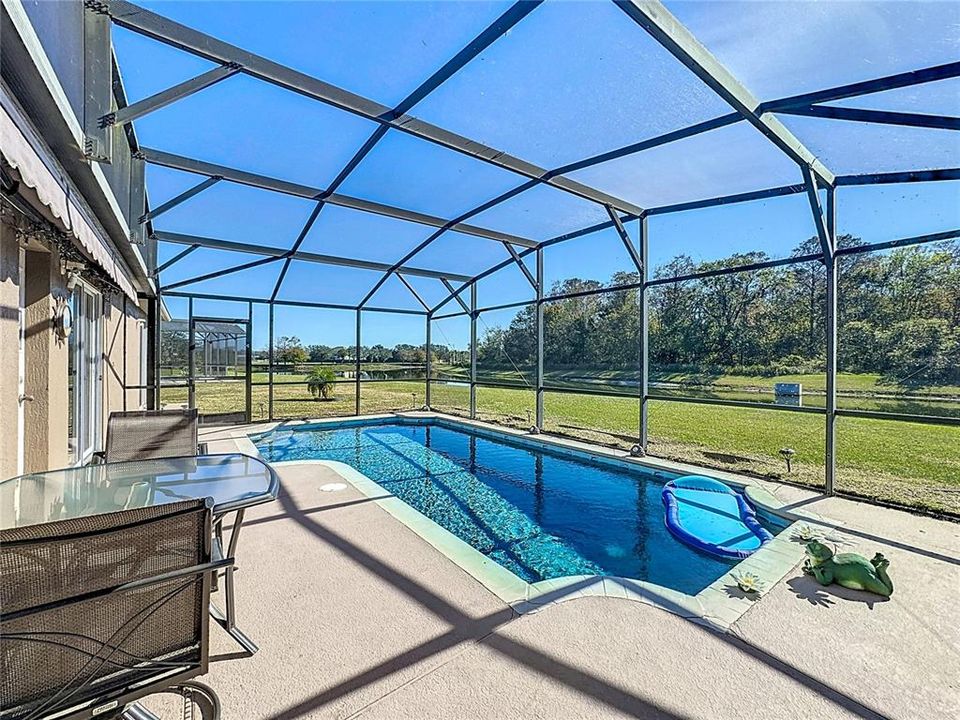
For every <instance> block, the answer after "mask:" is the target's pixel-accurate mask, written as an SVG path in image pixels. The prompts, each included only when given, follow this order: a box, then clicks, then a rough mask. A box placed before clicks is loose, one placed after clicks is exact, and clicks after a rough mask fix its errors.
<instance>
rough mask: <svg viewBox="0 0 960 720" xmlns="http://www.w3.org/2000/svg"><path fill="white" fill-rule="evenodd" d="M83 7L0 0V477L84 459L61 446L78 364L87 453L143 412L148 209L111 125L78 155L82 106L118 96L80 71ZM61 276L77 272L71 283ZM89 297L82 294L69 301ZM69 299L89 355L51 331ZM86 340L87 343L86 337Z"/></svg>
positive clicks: (116, 88) (67, 433) (111, 103)
mask: <svg viewBox="0 0 960 720" xmlns="http://www.w3.org/2000/svg"><path fill="white" fill-rule="evenodd" d="M55 6H56V7H55ZM91 12H94V13H95V12H96V11H95V10H94V11H88V10H85V9H84V4H83V3H80V2H76V3H45V2H36V0H4V2H3V4H2V7H0V22H2V24H3V26H4V35H5V42H4V45H3V53H2V54H3V60H4V62H3V63H2V65H0V68H2V71H0V75H2V77H0V91H2V92H0V100H2V102H3V108H2V110H3V112H5V113H6V117H7V118H9V120H8V123H9V122H12V123H13V126H14V127H15V130H16V132H15V133H12V135H17V136H18V138H19V137H20V136H21V135H22V139H19V140H18V143H20V144H19V146H18V147H8V143H6V142H5V146H4V147H2V148H0V170H2V172H3V177H2V180H3V184H2V188H0V190H2V194H3V198H2V200H0V479H4V478H8V477H11V476H14V475H16V474H18V472H20V471H23V472H34V471H40V470H46V469H51V468H58V467H64V466H67V465H70V464H72V463H74V462H77V461H78V459H80V460H83V459H84V458H78V457H77V455H76V454H75V453H74V452H71V447H70V446H71V421H73V422H74V424H73V426H72V427H73V430H74V432H73V433H72V434H73V435H74V436H76V428H77V425H76V417H73V415H76V414H77V412H78V410H77V408H76V407H74V405H75V404H76V400H77V397H78V395H77V393H76V392H72V391H71V387H76V386H77V384H78V382H79V380H80V378H79V373H80V371H81V368H78V367H77V364H78V362H79V363H81V364H83V363H85V367H87V368H99V372H97V373H93V372H92V371H91V372H88V373H87V374H86V375H84V378H83V388H84V392H85V393H86V390H88V389H89V392H88V393H86V395H85V397H92V398H93V401H92V402H91V404H90V405H89V407H90V408H91V411H90V416H89V420H90V422H88V423H87V425H86V427H93V428H94V432H92V433H88V434H87V435H86V438H87V440H88V442H86V443H84V446H85V447H86V448H87V449H88V450H89V449H90V447H91V445H92V447H93V449H102V443H103V439H104V438H105V435H106V433H105V429H106V422H107V418H108V417H109V415H110V413H111V412H115V411H121V410H135V409H141V408H142V407H143V405H142V402H141V400H142V398H145V393H144V391H143V390H141V389H140V388H139V387H137V386H141V385H145V384H146V381H147V378H146V377H144V375H145V373H144V372H143V368H142V363H141V357H140V356H141V343H142V331H141V328H142V327H143V322H144V320H145V313H144V310H143V308H145V307H146V305H145V304H143V306H142V307H141V304H142V303H145V302H146V301H142V300H139V299H138V298H139V297H140V296H143V295H147V296H149V295H152V292H153V286H152V284H151V283H150V280H149V278H148V277H147V273H148V271H147V269H146V268H145V267H144V262H145V261H144V259H143V258H145V257H147V256H148V254H149V253H147V254H145V252H146V251H145V250H144V249H143V248H141V249H140V250H139V251H138V250H137V248H136V247H135V246H133V245H132V244H131V242H130V239H129V238H130V237H131V236H132V235H133V231H134V229H136V230H137V232H139V231H140V227H139V223H137V224H136V227H135V228H134V227H133V224H134V223H136V219H138V218H139V216H140V215H141V213H142V212H143V210H144V209H145V208H144V207H141V206H137V202H138V201H139V203H140V205H142V201H143V193H142V192H134V190H133V188H134V184H136V185H137V187H140V186H141V185H142V178H140V177H138V176H137V175H136V174H135V173H134V172H133V169H132V167H131V145H130V143H129V142H128V140H127V136H126V135H125V133H124V132H123V129H122V128H117V129H116V130H115V132H113V133H111V135H110V145H111V146H112V150H113V152H112V160H113V162H109V163H108V162H96V161H85V160H84V159H83V158H84V152H85V145H86V144H87V143H86V142H85V138H84V135H83V131H82V130H81V128H84V126H85V123H84V120H85V118H84V116H85V113H86V114H89V113H90V112H95V114H96V115H97V116H98V115H99V113H100V112H101V111H102V109H103V107H104V106H106V107H107V108H108V109H110V108H112V109H115V108H116V106H117V102H123V90H122V87H121V86H120V85H119V84H118V83H119V77H111V78H107V79H108V80H110V81H109V82H106V83H104V82H103V79H104V78H103V77H94V78H93V79H94V80H96V82H95V83H94V85H95V87H93V88H91V86H90V78H89V77H86V76H85V72H86V69H85V63H84V54H85V51H86V49H87V48H86V47H85V44H86V42H87V40H86V37H87V34H86V30H85V23H86V22H87V20H89V16H90V13H91ZM106 28H107V30H108V31H109V24H107V25H106ZM7 40H9V41H7ZM97 40H98V43H99V45H98V47H101V49H102V44H103V42H107V43H108V45H107V47H108V48H109V35H106V36H103V37H99V36H98V38H97ZM94 44H95V45H96V44H97V43H94ZM108 64H109V63H108ZM106 71H107V72H110V70H109V68H107V69H106ZM103 88H106V91H107V92H108V93H112V95H111V97H110V98H102V97H100V96H99V95H97V97H95V98H93V99H91V92H94V91H96V93H100V92H102V91H103ZM64 99H65V100H64ZM85 103H90V107H85ZM24 141H25V142H26V145H28V146H29V148H31V149H32V152H33V153H35V155H36V157H37V158H39V160H40V162H39V163H37V162H32V163H31V162H25V159H27V160H29V158H30V157H32V155H30V153H28V152H25V151H24V146H23V143H24ZM10 144H12V141H11V143H10ZM44 168H45V169H44ZM54 185H59V186H60V187H61V188H62V189H63V193H64V195H63V196H65V197H68V198H70V199H71V202H73V203H74V205H72V206H71V207H72V208H74V209H76V208H80V210H81V211H80V213H79V214H80V215H81V216H82V217H79V220H80V224H85V227H87V228H88V231H87V233H86V235H83V234H82V233H81V234H77V230H76V224H77V218H74V219H69V218H68V216H67V215H64V214H63V213H57V212H54V211H53V209H52V208H53V205H52V204H51V200H50V198H51V197H63V196H61V195H59V194H57V193H53V195H51V192H50V188H51V187H53V186H54ZM41 188H43V189H44V192H41ZM118 209H119V210H118ZM70 218H72V215H70ZM131 218H133V219H131ZM65 223H66V224H65ZM94 237H95V242H93V244H91V242H92V239H93V238H94ZM81 238H83V240H81ZM148 246H149V243H148ZM61 249H62V251H63V253H64V254H65V258H61ZM101 249H102V251H101ZM21 252H23V257H24V262H23V263H22V264H21V262H20V257H21ZM63 259H69V263H66V262H62V260H63ZM107 263H109V266H105V265H106V264H107ZM71 273H73V274H74V275H76V276H77V277H79V281H74V280H71V281H69V282H68V278H69V277H71ZM77 282H79V285H78V284H77ZM118 287H119V288H121V289H125V290H126V294H125V293H124V292H121V291H119V290H118V289H117V288H118ZM79 288H83V289H82V290H81V289H79ZM91 293H92V297H93V298H94V301H93V302H84V303H81V302H80V300H81V298H84V297H85V298H87V299H88V300H89V298H90V297H91ZM138 293H139V295H138ZM97 296H99V300H96V297H97ZM78 303H79V305H78V307H79V306H82V307H83V308H84V312H85V314H86V315H87V316H90V315H91V313H92V314H94V315H95V317H91V322H90V323H89V325H90V326H92V328H93V330H92V331H91V332H90V333H89V334H87V335H85V338H86V339H85V340H84V343H86V346H87V347H88V348H89V349H90V350H91V351H92V353H91V354H90V357H93V358H94V360H93V361H92V362H88V360H87V356H86V355H83V353H81V352H79V351H78V350H77V349H76V348H78V347H79V346H80V344H81V343H80V341H79V340H78V336H77V332H76V330H75V331H74V334H73V336H72V337H70V338H67V337H64V336H63V335H62V333H60V332H58V330H57V328H56V323H55V319H56V317H57V314H58V313H59V312H62V310H63V308H64V307H65V306H68V305H71V304H78ZM21 315H22V316H23V317H24V319H25V332H24V335H23V338H22V339H21V332H20V320H19V318H20V316H21ZM94 337H95V338H97V342H96V344H95V345H94V346H92V347H90V345H89V342H88V341H90V340H91V339H92V338H94ZM72 348H73V349H72ZM71 358H72V360H73V362H72V366H73V373H72V374H73V377H72V378H71ZM21 363H22V365H23V368H24V371H25V372H24V383H23V386H21V383H20V367H21ZM21 395H23V396H25V399H21ZM21 409H22V418H21ZM85 419H86V416H85ZM97 426H99V431H98V432H97V431H96V429H97ZM97 438H99V440H97Z"/></svg>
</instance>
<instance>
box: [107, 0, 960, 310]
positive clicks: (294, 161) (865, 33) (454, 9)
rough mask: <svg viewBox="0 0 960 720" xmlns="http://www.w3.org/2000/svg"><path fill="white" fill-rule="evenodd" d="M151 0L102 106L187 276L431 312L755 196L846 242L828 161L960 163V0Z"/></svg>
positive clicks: (872, 167) (154, 226)
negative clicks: (543, 262) (131, 138)
mask: <svg viewBox="0 0 960 720" xmlns="http://www.w3.org/2000/svg"><path fill="white" fill-rule="evenodd" d="M155 4H156V5H157V7H159V8H161V9H162V11H163V12H164V13H166V14H167V15H168V17H164V16H161V15H159V14H157V13H155V12H153V11H151V10H148V9H145V8H142V7H139V6H137V5H133V4H132V3H129V2H126V1H125V0H109V1H108V2H106V3H105V5H104V6H105V7H106V8H107V12H108V13H109V15H110V17H111V18H112V20H113V23H114V26H115V28H114V35H113V42H114V48H115V52H116V54H117V57H118V60H119V64H120V67H121V69H122V70H123V74H124V84H125V88H126V94H127V96H128V97H129V98H130V104H129V105H127V106H126V107H121V108H118V109H117V111H116V112H115V113H111V114H110V115H109V116H105V118H103V124H105V125H108V126H109V125H111V124H125V123H133V124H134V125H135V126H136V133H137V137H138V138H139V142H140V145H141V148H140V149H141V155H140V157H141V158H142V159H143V160H144V161H145V162H146V163H147V165H148V174H147V178H148V185H149V188H150V196H151V197H152V198H155V199H158V200H159V203H158V204H156V205H155V206H154V207H152V208H151V209H150V210H149V212H148V213H147V214H146V215H145V216H144V218H143V221H144V222H147V223H149V224H150V227H151V231H152V233H153V234H154V236H155V237H156V238H158V239H159V240H160V241H161V246H162V248H163V253H162V256H161V262H160V263H159V271H160V274H161V275H160V276H161V280H162V287H163V288H164V289H165V292H168V293H176V292H186V293H198V294H207V295H209V296H211V297H213V296H223V297H243V298H251V299H257V300H269V301H281V302H296V303H299V304H310V303H312V302H316V303H318V304H326V305H330V306H338V307H363V308H377V307H385V308H400V309H405V310H408V311H414V312H422V313H427V312H430V311H434V310H436V309H438V308H439V307H441V306H442V305H444V304H446V303H449V302H455V300H454V299H453V298H452V296H453V294H454V293H456V292H457V291H458V290H461V289H462V288H463V287H464V286H465V284H469V283H471V282H473V281H474V280H473V279H475V278H477V277H488V276H489V275H490V274H491V273H492V272H493V271H494V270H497V269H505V268H510V267H513V268H514V270H515V271H516V273H517V277H519V278H522V281H523V282H529V283H530V284H531V285H532V286H536V285H537V277H535V275H536V268H535V265H536V264H535V263H534V262H533V260H534V257H535V256H534V255H532V254H533V253H536V251H537V249H538V248H542V247H547V246H549V245H552V244H556V243H559V242H564V241H566V240H568V239H572V238H577V237H586V236H592V234H593V233H601V232H612V233H616V234H617V235H619V236H620V238H621V239H622V240H623V242H624V247H625V248H626V250H627V254H628V256H629V257H630V258H631V260H632V262H633V263H635V264H638V265H639V264H640V263H641V262H642V258H640V257H639V256H638V254H637V252H636V250H635V248H634V246H635V244H636V240H637V237H636V234H637V233H638V232H639V229H638V226H639V223H637V222H634V221H637V220H638V219H643V218H647V217H651V216H655V215H662V214H665V213H669V212H683V211H688V210H691V209H697V208H704V207H710V206H715V205H721V204H727V203H732V202H749V201H752V200H757V199H759V198H772V197H782V196H788V195H800V196H801V197H804V196H805V197H806V198H807V199H808V200H809V203H810V210H811V211H812V213H813V216H814V222H813V226H814V227H815V228H816V232H817V233H818V234H819V235H820V236H821V240H822V242H823V251H824V253H828V252H830V247H831V242H832V240H831V239H830V238H829V237H827V233H828V228H827V227H826V226H825V224H824V222H823V216H822V210H821V208H820V204H821V203H822V197H823V196H822V191H824V190H825V189H828V188H833V187H842V186H851V185H862V184H877V183H901V182H912V181H930V180H943V179H957V178H960V169H958V168H960V140H958V137H960V136H958V135H957V130H958V129H960V120H958V117H957V116H958V115H960V108H958V105H960V80H958V77H957V76H958V75H960V62H957V60H956V58H957V57H958V49H960V34H958V27H960V4H956V3H888V2H849V3H803V2H779V3H762V4H761V3H750V4H749V6H748V5H747V4H746V3H744V2H677V3H668V5H669V8H668V7H665V6H664V5H662V4H660V3H658V2H639V1H635V0H634V1H631V0H616V1H614V2H605V3H585V2H584V3H575V2H542V3H541V2H516V3H513V4H507V3H504V2H493V1H492V0H487V1H484V2H471V3H451V2H423V3H384V4H369V3H289V4H271V5H270V6H269V9H268V8H267V7H266V6H264V5H257V4H248V3H241V4H237V5H236V6H234V7H233V8H231V10H230V11H224V8H223V5H222V3H220V4H216V5H211V4H204V3H163V4H161V3H155ZM306 32H309V40H307V39H306V38H305V37H303V36H302V35H303V34H304V33H306ZM227 278H229V279H230V280H229V282H228V281H226V280H225V279H227ZM238 288H239V290H238ZM231 290H232V291H231ZM241 290H242V292H241ZM321 290H323V291H324V292H326V294H324V292H321ZM541 290H542V288H541ZM331 294H332V298H331V297H330V295H331ZM441 299H442V302H440V301H439V300H441Z"/></svg>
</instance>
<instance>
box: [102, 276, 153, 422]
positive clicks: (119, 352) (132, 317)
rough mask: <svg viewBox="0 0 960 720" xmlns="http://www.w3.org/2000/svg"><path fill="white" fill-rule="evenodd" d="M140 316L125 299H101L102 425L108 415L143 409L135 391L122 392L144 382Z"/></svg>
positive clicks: (114, 297)
mask: <svg viewBox="0 0 960 720" xmlns="http://www.w3.org/2000/svg"><path fill="white" fill-rule="evenodd" d="M144 317H145V316H144V314H143V312H142V311H141V310H140V308H139V307H137V306H136V305H134V304H133V303H132V302H131V301H129V300H126V301H125V300H124V297H123V296H121V295H118V294H114V295H111V296H110V297H109V298H107V297H105V298H104V326H103V332H104V338H103V343H104V345H103V355H104V363H103V413H104V422H106V420H107V418H108V417H109V416H110V413H111V412H117V411H121V410H142V409H144V408H142V407H141V404H140V391H139V390H126V391H124V388H125V387H126V386H129V385H142V384H143V383H144V382H146V379H145V378H143V379H141V377H140V324H139V322H138V320H140V319H142V318H144ZM124 348H126V351H124ZM124 396H126V397H124ZM124 400H126V402H124ZM104 437H106V435H104Z"/></svg>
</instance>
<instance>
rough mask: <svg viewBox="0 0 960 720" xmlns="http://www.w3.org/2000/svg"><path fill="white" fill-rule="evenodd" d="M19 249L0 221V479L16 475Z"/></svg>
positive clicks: (5, 225) (5, 226)
mask: <svg viewBox="0 0 960 720" xmlns="http://www.w3.org/2000/svg"><path fill="white" fill-rule="evenodd" d="M19 254H20V249H19V246H18V245H17V241H16V238H15V233H14V230H13V227H12V226H10V225H8V224H7V223H5V222H2V221H0V425H2V430H0V478H5V477H9V476H10V475H14V474H16V470H17V452H18V445H19V440H18V425H17V416H18V412H17V411H18V407H17V405H18V402H19V394H20V392H19V334H20V333H19V319H18V314H19V306H20V284H21V279H20V267H19Z"/></svg>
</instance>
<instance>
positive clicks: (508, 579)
mask: <svg viewBox="0 0 960 720" xmlns="http://www.w3.org/2000/svg"><path fill="white" fill-rule="evenodd" d="M397 420H401V421H406V422H409V423H411V424H414V423H418V422H419V423H427V422H432V423H435V424H439V425H445V426H447V427H451V428H453V429H465V430H468V431H470V432H474V433H477V434H480V435H486V436H488V437H492V438H497V437H503V436H504V435H506V436H508V438H509V439H510V440H511V441H514V442H517V443H519V444H522V445H527V446H532V447H540V448H543V447H544V446H547V447H549V450H550V451H552V452H555V453H558V454H561V455H567V456H573V457H577V458H578V459H583V457H584V455H587V456H588V457H589V459H590V460H592V461H594V462H598V463H600V464H603V465H613V466H618V467H620V468H623V467H624V466H627V467H630V466H641V467H643V468H644V469H646V470H648V471H652V472H653V473H654V474H656V475H658V476H661V477H670V476H674V475H678V474H687V473H691V472H701V473H702V472H705V471H704V469H702V468H696V467H693V466H685V465H683V464H681V463H674V462H670V461H661V460H659V459H652V458H634V457H631V456H629V455H626V454H625V453H618V452H616V451H613V450H610V449H608V448H601V447H598V446H596V445H589V444H586V443H581V442H578V441H572V440H567V439H565V438H555V437H548V436H543V435H530V434H528V433H524V432H521V431H517V430H512V429H509V428H500V427H498V426H491V425H487V424H485V423H479V422H476V421H468V420H463V419H461V418H454V417H451V416H446V415H441V414H439V413H432V412H430V413H428V412H423V413H404V414H385V415H375V416H365V417H362V418H350V419H346V420H344V419H343V418H330V419H321V420H317V421H302V420H301V421H286V422H271V423H260V424H257V425H256V426H255V428H252V427H251V426H245V427H244V429H242V430H238V431H236V432H234V433H231V435H230V439H231V440H233V441H234V443H236V445H237V449H238V450H239V451H240V452H243V453H245V454H248V455H253V456H259V454H260V453H259V451H258V450H257V447H256V445H255V444H254V442H253V439H252V438H253V437H255V436H257V435H259V434H262V433H265V432H270V431H272V430H275V429H277V428H279V427H281V426H282V427H289V428H291V429H303V428H304V427H308V426H311V427H312V426H316V427H317V428H318V429H321V428H323V427H324V426H331V427H334V426H335V427H349V426H355V425H367V424H372V423H377V422H394V421H397ZM271 464H272V465H275V466H278V467H284V466H303V465H322V466H325V467H329V468H330V469H332V470H333V471H334V472H336V473H337V474H338V475H340V476H341V477H342V478H343V479H344V480H346V481H347V482H349V483H350V484H351V485H352V486H353V487H354V488H356V489H357V490H358V491H359V492H360V493H361V494H363V495H364V496H365V497H367V498H369V499H371V500H372V501H373V502H375V503H376V504H377V505H379V506H380V507H381V508H383V509H384V510H385V511H386V512H387V513H389V514H390V515H391V516H393V517H394V518H395V519H397V520H398V521H400V522H401V523H403V524H404V525H406V526H407V527H408V528H409V529H410V530H411V531H412V532H415V533H416V534H417V535H419V536H420V537H421V538H422V539H423V540H424V541H426V542H427V543H428V544H429V545H431V546H432V547H434V548H436V549H437V550H438V551H439V552H441V553H442V554H443V555H445V556H446V557H447V558H448V559H449V560H451V561H452V562H453V563H454V564H455V565H457V566H458V567H460V568H461V569H462V570H463V571H464V572H466V573H467V574H468V575H470V576H471V577H473V578H474V579H475V580H477V581H478V582H479V583H480V584H482V585H483V586H484V587H486V588H487V589H488V590H489V591H490V592H492V593H493V594H494V595H496V596H497V597H498V598H499V599H500V600H502V601H503V602H505V603H506V604H508V605H510V606H511V607H512V608H513V609H514V610H515V611H516V612H517V613H518V614H526V613H532V612H538V611H540V610H542V609H544V608H546V607H549V606H551V605H554V604H557V603H560V602H565V601H568V600H573V599H576V598H580V597H608V598H614V599H620V600H629V601H633V602H641V603H644V604H646V605H650V606H653V607H656V608H659V609H661V610H664V611H666V612H670V613H673V614H674V615H679V616H680V617H683V618H686V619H688V620H690V621H692V622H695V623H698V624H701V625H705V626H707V627H710V628H713V629H715V630H718V631H721V632H725V631H727V630H728V629H729V628H730V626H731V625H733V624H734V623H735V622H737V621H738V620H739V619H740V618H741V617H742V616H743V615H744V614H745V613H746V612H748V611H749V610H750V608H751V607H753V605H754V604H755V603H757V602H759V601H760V600H761V599H762V598H763V596H764V595H765V594H766V593H767V592H769V591H770V590H771V589H772V588H773V586H774V585H776V584H777V583H779V582H780V581H781V580H783V578H784V577H786V576H787V575H788V574H789V573H790V572H791V571H793V570H794V568H796V566H797V565H798V564H799V563H800V562H801V561H802V560H803V557H804V549H803V545H802V544H801V543H798V542H797V540H796V538H797V537H798V528H799V527H800V526H801V525H810V526H814V527H815V526H816V525H817V524H818V523H817V520H818V519H819V518H818V516H816V515H814V514H813V513H809V512H806V513H804V514H802V515H801V514H796V513H792V512H790V511H789V510H786V509H784V505H783V503H782V502H781V501H780V500H779V499H777V498H776V496H775V495H773V493H771V492H770V491H769V490H767V489H766V488H765V487H763V486H761V485H760V484H758V483H757V482H756V481H754V480H752V479H751V478H745V477H743V476H737V475H733V474H731V473H727V472H723V471H712V470H708V471H706V472H709V474H710V475H713V476H715V477H718V478H720V479H722V480H724V481H725V482H728V483H730V484H732V485H734V486H736V487H738V488H740V489H742V490H743V491H744V492H745V493H746V495H747V497H748V498H749V499H750V501H751V502H752V503H753V504H754V505H755V506H756V507H757V508H758V510H759V511H760V512H761V513H764V514H768V515H771V516H774V517H776V518H778V519H780V521H781V522H782V521H784V520H786V521H788V522H789V523H790V524H789V525H788V526H787V527H786V528H785V529H784V530H783V531H782V532H780V533H779V534H778V535H777V536H776V537H774V539H773V540H772V541H771V542H769V543H767V544H766V545H764V546H763V547H761V548H760V550H758V551H757V552H755V553H754V554H753V555H751V556H750V557H749V558H746V559H745V560H743V561H741V562H740V563H738V564H737V565H736V566H735V567H733V568H731V570H730V571H728V572H727V573H725V574H724V575H722V576H721V577H719V578H717V580H715V581H714V582H712V583H711V584H710V585H708V586H707V587H706V588H704V589H703V590H701V591H700V592H699V593H697V594H696V595H688V594H686V593H682V592H679V591H677V590H672V589H670V588H667V587H664V586H661V585H656V584H654V583H650V582H647V581H644V580H637V579H633V578H621V577H612V576H598V575H578V576H568V577H562V578H553V579H550V580H543V581H540V582H536V583H528V582H526V581H524V580H523V579H521V578H520V577H518V576H517V575H515V574H513V573H512V572H510V571H509V570H507V569H506V568H504V567H502V566H501V565H499V564H497V563H496V562H495V561H494V560H491V559H490V558H488V557H486V556H485V555H483V554H482V553H481V552H480V551H479V550H476V549H475V548H474V547H472V546H471V545H469V544H468V543H466V542H465V541H463V540H461V539H460V538H458V537H457V536H456V535H454V534H453V533H451V532H450V531H449V530H447V529H446V528H444V527H442V526H441V525H439V524H438V523H436V522H435V521H433V520H431V519H430V518H429V517H427V516H426V515H424V514H423V513H421V512H420V511H419V510H416V509H415V508H413V507H412V506H410V505H408V504H407V503H405V502H404V501H403V500H401V499H400V498H398V497H396V496H394V495H393V494H391V493H390V492H389V491H388V490H386V489H384V488H383V487H382V486H380V485H379V484H378V483H377V482H375V481H374V480H372V479H370V478H369V477H367V476H366V475H364V474H363V473H361V472H360V471H358V470H356V469H355V468H353V467H351V466H350V465H347V464H345V463H341V462H337V461H332V460H290V461H281V462H274V463H271ZM829 531H830V528H827V527H823V533H822V534H824V535H826V534H828V533H829ZM744 572H749V573H752V574H754V575H756V576H757V577H758V578H759V580H760V590H759V591H758V592H757V593H753V594H751V595H747V594H746V593H743V592H742V591H740V590H739V588H738V586H737V580H736V576H737V575H739V574H740V573H744Z"/></svg>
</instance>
